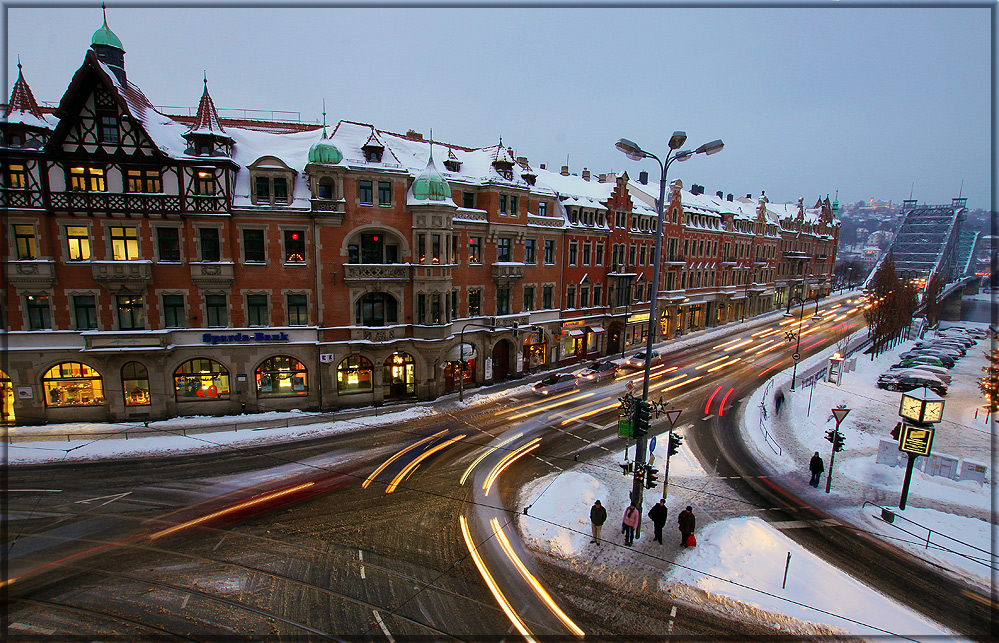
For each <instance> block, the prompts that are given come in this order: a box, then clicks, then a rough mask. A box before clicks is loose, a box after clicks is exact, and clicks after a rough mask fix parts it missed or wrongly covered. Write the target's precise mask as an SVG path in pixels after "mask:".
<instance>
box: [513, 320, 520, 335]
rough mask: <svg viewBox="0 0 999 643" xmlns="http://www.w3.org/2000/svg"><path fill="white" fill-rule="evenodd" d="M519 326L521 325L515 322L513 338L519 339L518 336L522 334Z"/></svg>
mask: <svg viewBox="0 0 999 643" xmlns="http://www.w3.org/2000/svg"><path fill="white" fill-rule="evenodd" d="M519 326H520V324H519V323H517V322H513V338H514V339H517V336H518V335H519V334H520V329H519V328H518V327H519Z"/></svg>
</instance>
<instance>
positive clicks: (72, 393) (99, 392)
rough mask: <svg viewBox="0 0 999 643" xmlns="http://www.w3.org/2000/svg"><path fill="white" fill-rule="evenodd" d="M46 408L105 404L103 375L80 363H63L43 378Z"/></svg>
mask: <svg viewBox="0 0 999 643" xmlns="http://www.w3.org/2000/svg"><path fill="white" fill-rule="evenodd" d="M42 388H43V389H44V391H45V406H96V405H99V404H103V403H104V381H103V380H102V379H101V374H100V373H98V372H97V371H95V370H94V369H92V368H90V367H89V366H87V365H86V364H81V363H80V362H63V363H62V364H57V365H56V366H53V367H52V368H50V369H49V370H48V371H47V372H46V373H45V375H43V376H42Z"/></svg>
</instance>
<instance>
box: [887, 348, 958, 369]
mask: <svg viewBox="0 0 999 643" xmlns="http://www.w3.org/2000/svg"><path fill="white" fill-rule="evenodd" d="M914 357H933V358H935V359H938V360H940V364H941V365H943V366H946V367H947V368H954V358H953V357H952V356H950V355H947V354H945V353H941V352H939V351H931V350H929V349H923V348H921V349H919V350H913V351H908V352H905V353H902V354H901V355H899V358H900V359H902V360H907V359H912V358H914ZM930 363H931V364H932V363H933V362H930Z"/></svg>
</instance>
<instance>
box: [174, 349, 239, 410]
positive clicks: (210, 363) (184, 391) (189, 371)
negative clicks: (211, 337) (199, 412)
mask: <svg viewBox="0 0 999 643" xmlns="http://www.w3.org/2000/svg"><path fill="white" fill-rule="evenodd" d="M173 381H174V393H175V395H176V396H177V401H178V402H197V401H208V400H228V399H229V371H228V370H227V369H226V368H225V367H224V366H222V365H221V364H219V363H218V362H216V361H215V360H213V359H206V358H198V359H192V360H188V361H186V362H184V363H183V364H181V365H180V368H178V369H177V370H176V371H174V374H173Z"/></svg>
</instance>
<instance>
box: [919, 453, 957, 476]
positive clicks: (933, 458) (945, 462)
mask: <svg viewBox="0 0 999 643" xmlns="http://www.w3.org/2000/svg"><path fill="white" fill-rule="evenodd" d="M957 463H958V460H957V458H955V457H954V456H951V455H944V454H942V453H934V454H932V455H930V457H929V458H928V459H927V462H926V467H925V468H924V469H923V472H924V473H926V474H929V475H931V476H941V477H943V478H951V479H954V478H956V477H957Z"/></svg>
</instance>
